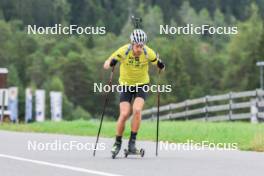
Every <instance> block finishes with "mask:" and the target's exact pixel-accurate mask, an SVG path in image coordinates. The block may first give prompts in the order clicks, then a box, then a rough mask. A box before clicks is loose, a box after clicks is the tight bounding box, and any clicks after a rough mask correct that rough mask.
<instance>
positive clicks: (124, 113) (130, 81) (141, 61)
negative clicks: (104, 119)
mask: <svg viewBox="0 0 264 176" xmlns="http://www.w3.org/2000/svg"><path fill="white" fill-rule="evenodd" d="M130 40H131V43H129V44H126V45H124V46H122V47H121V48H119V49H118V50H116V51H115V52H114V53H113V54H112V55H111V56H110V57H109V58H108V59H107V60H106V61H105V63H104V68H105V69H109V68H110V67H114V66H115V65H116V64H117V63H118V62H119V63H120V77H119V84H120V85H122V86H123V87H129V89H123V90H122V92H120V104H119V108H120V114H119V117H118V120H117V125H116V139H115V143H114V145H113V148H112V150H111V152H112V156H113V158H114V157H115V156H116V155H117V154H118V153H119V151H120V149H121V144H122V136H123V132H124V129H125V123H126V120H127V119H128V117H129V116H130V113H131V108H132V116H133V118H132V120H131V134H130V138H129V142H128V152H129V153H131V154H133V153H134V154H136V153H138V151H139V150H138V149H137V148H136V137H137V133H138V130H139V127H140V122H141V111H142V109H143V107H144V102H145V100H146V97H147V93H146V92H145V91H144V90H143V86H148V84H149V81H150V79H149V73H148V70H149V63H152V64H153V65H156V66H157V67H158V68H159V69H160V70H163V69H164V68H165V65H164V64H163V63H162V61H161V60H159V58H158V56H157V54H156V53H155V52H154V51H153V50H152V49H151V48H149V47H148V46H147V45H146V42H147V35H146V33H145V32H144V31H143V30H142V29H134V31H133V32H132V33H131V35H130ZM132 100H134V102H133V103H132Z"/></svg>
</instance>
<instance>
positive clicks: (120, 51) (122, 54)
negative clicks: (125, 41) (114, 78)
mask: <svg viewBox="0 0 264 176" xmlns="http://www.w3.org/2000/svg"><path fill="white" fill-rule="evenodd" d="M127 48H128V45H124V46H122V47H120V48H119V49H117V50H116V51H115V52H113V53H112V54H111V56H110V57H109V58H108V60H111V59H116V60H117V61H119V62H120V61H121V60H122V58H124V57H125V52H126V49H127Z"/></svg>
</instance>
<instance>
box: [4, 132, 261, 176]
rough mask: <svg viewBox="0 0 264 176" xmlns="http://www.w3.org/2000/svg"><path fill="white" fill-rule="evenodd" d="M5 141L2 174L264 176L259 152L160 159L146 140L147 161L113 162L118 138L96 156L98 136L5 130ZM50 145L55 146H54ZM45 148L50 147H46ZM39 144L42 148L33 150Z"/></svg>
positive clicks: (163, 154)
mask: <svg viewBox="0 0 264 176" xmlns="http://www.w3.org/2000/svg"><path fill="white" fill-rule="evenodd" d="M0 139H1V142H0V175H1V176H36V175H37V176H61V175H63V176H84V175H105V176H111V175H112V176H115V175H128V176H134V175H137V176H139V175H146V176H148V175H151V176H153V175H177V176H262V175H264V153H258V152H244V151H237V150H235V151H211V150H191V151H186V150H183V149H180V150H164V149H162V150H160V151H159V156H158V157H156V156H155V143H153V142H145V141H144V142H138V143H137V144H138V146H140V147H143V148H145V150H146V155H145V157H144V158H141V157H140V156H128V158H124V154H123V152H121V153H120V155H119V156H117V158H116V159H114V160H113V159H112V158H111V155H110V150H111V146H112V143H113V139H106V138H101V139H100V143H101V147H100V149H101V150H100V151H99V150H98V151H97V153H96V157H93V156H92V153H93V151H92V150H89V149H90V148H92V147H91V146H92V144H93V143H94V141H95V138H94V137H80V136H68V135H57V134H42V133H21V132H7V131H1V130H0ZM70 141H71V142H72V144H73V146H77V145H75V144H78V145H79V146H86V147H87V148H86V149H82V150H80V151H78V150H77V147H72V150H71V151H67V149H69V146H70ZM35 144H36V145H35ZM49 144H52V145H53V148H52V147H51V145H49ZM55 144H56V145H57V146H55ZM59 144H61V145H59ZM62 144H63V145H64V147H65V146H66V144H69V145H68V148H67V147H65V148H64V149H61V150H60V148H59V146H62ZM123 144H124V145H123V146H126V145H127V141H123ZM45 145H48V146H46V148H44V147H43V146H45ZM36 146H38V148H35V149H36V150H33V148H34V147H36ZM30 147H31V148H30ZM55 147H57V148H55ZM37 149H38V150H37ZM44 149H49V150H47V151H46V150H44ZM122 151H123V150H122Z"/></svg>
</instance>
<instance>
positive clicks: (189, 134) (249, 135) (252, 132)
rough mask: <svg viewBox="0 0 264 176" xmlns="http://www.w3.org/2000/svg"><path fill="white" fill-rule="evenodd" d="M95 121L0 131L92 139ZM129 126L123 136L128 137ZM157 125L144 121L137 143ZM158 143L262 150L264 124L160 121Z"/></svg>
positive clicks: (110, 128) (151, 136)
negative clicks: (206, 142)
mask: <svg viewBox="0 0 264 176" xmlns="http://www.w3.org/2000/svg"><path fill="white" fill-rule="evenodd" d="M98 126H99V122H98V121H84V120H77V121H71V122H68V121H62V122H51V121H47V122H43V123H31V124H2V125H0V129H2V130H11V131H26V132H44V133H59V134H69V135H82V136H95V135H96V134H97V130H98ZM129 129H130V128H129V124H128V123H127V128H126V131H125V134H124V136H125V137H128V136H129V133H130V131H129ZM114 133H115V122H109V121H105V122H104V123H103V128H102V132H101V136H104V137H114V135H115V134H114ZM155 135H156V123H155V122H150V121H144V122H143V123H142V125H141V129H140V132H139V135H138V139H140V140H155ZM160 140H163V141H169V142H176V143H183V142H187V140H193V141H194V142H202V141H209V142H212V143H237V144H238V148H239V149H241V150H252V151H264V124H250V123H245V122H221V123H210V122H206V123H205V122H191V121H189V122H161V123H160Z"/></svg>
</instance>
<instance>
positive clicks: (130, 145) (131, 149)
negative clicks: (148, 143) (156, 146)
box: [124, 139, 145, 158]
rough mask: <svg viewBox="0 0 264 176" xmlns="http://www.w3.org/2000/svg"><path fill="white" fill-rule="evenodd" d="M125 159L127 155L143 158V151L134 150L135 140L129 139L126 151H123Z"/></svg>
mask: <svg viewBox="0 0 264 176" xmlns="http://www.w3.org/2000/svg"><path fill="white" fill-rule="evenodd" d="M124 154H125V157H126V158H127V156H128V155H140V156H141V157H144V155H145V150H144V149H140V150H138V149H137V148H136V140H135V139H130V140H129V143H128V149H125V150H124Z"/></svg>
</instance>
